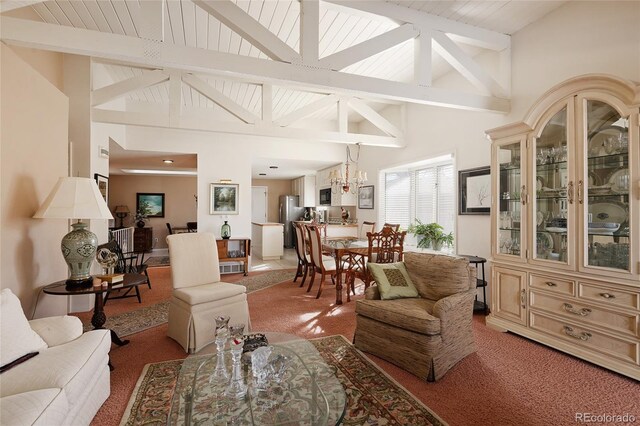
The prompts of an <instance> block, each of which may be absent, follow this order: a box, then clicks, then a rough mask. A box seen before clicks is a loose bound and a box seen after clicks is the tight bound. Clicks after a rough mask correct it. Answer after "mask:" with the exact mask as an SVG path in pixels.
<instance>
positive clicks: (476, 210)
mask: <svg viewBox="0 0 640 426" xmlns="http://www.w3.org/2000/svg"><path fill="white" fill-rule="evenodd" d="M458 187H459V194H458V202H459V211H458V213H459V214H489V211H490V208H491V168H490V167H488V166H486V167H477V168H475V169H469V170H460V171H459V172H458Z"/></svg>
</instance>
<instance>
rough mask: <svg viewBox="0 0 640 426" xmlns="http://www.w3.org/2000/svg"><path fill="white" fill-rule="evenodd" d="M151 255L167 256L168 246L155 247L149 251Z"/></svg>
mask: <svg viewBox="0 0 640 426" xmlns="http://www.w3.org/2000/svg"><path fill="white" fill-rule="evenodd" d="M151 256H169V249H168V248H157V249H153V250H152V251H151Z"/></svg>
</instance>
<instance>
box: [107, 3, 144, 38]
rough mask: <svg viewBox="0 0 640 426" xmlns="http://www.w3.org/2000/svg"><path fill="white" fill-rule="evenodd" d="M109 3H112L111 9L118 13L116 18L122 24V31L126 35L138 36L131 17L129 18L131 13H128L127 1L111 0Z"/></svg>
mask: <svg viewBox="0 0 640 426" xmlns="http://www.w3.org/2000/svg"><path fill="white" fill-rule="evenodd" d="M111 4H112V5H113V9H114V10H115V11H116V14H117V15H118V20H119V21H120V24H121V25H122V29H123V30H124V33H125V34H126V35H128V36H132V37H138V36H139V34H138V31H137V30H136V27H135V25H134V24H133V19H131V14H130V13H129V8H128V7H127V3H126V2H125V1H124V0H111Z"/></svg>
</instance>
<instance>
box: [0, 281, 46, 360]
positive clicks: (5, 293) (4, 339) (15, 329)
mask: <svg viewBox="0 0 640 426" xmlns="http://www.w3.org/2000/svg"><path fill="white" fill-rule="evenodd" d="M46 348H47V343H46V342H45V341H44V340H42V338H41V337H40V336H39V335H38V333H36V332H35V331H33V330H32V329H31V326H29V321H27V317H26V316H25V315H24V312H23V311H22V305H20V300H19V299H18V297H17V296H16V295H15V294H13V292H12V291H11V289H8V288H5V289H4V290H2V292H0V365H6V364H9V363H10V362H13V361H15V360H17V359H18V358H20V357H23V356H24V355H26V354H28V353H30V352H38V351H41V350H43V349H46Z"/></svg>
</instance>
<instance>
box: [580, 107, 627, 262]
mask: <svg viewBox="0 0 640 426" xmlns="http://www.w3.org/2000/svg"><path fill="white" fill-rule="evenodd" d="M585 118H586V122H585V123H584V125H585V129H584V131H585V135H586V146H585V148H584V149H585V150H586V157H587V158H586V170H585V171H586V173H585V176H583V178H584V184H583V185H584V186H585V187H586V188H585V190H584V191H583V192H584V194H583V193H582V192H581V191H579V192H578V197H579V202H580V203H581V204H582V203H583V204H584V207H583V208H584V214H585V216H584V218H585V220H584V225H585V227H584V228H585V229H584V230H583V232H584V235H586V238H587V241H585V244H586V246H585V247H586V250H587V254H586V262H587V265H588V266H599V267H606V268H614V269H618V270H623V271H629V270H630V262H629V260H630V257H629V256H630V240H629V237H630V223H629V195H630V191H631V186H632V185H631V181H630V174H629V120H628V118H626V117H621V116H620V114H619V113H618V111H617V110H616V109H615V108H613V107H612V106H610V105H608V104H607V103H605V102H602V101H597V100H586V117H585ZM581 183H582V181H581ZM578 189H579V190H580V189H581V188H578Z"/></svg>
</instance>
